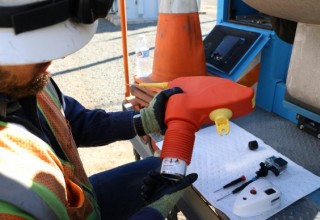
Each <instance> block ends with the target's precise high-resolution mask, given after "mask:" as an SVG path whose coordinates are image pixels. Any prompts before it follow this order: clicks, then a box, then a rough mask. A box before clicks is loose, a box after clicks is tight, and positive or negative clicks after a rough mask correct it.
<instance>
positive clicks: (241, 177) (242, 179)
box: [213, 176, 246, 193]
mask: <svg viewBox="0 0 320 220" xmlns="http://www.w3.org/2000/svg"><path fill="white" fill-rule="evenodd" d="M245 180H246V177H245V176H240V177H239V178H237V179H235V180H233V181H231V182H230V183H228V184H226V185H224V186H223V187H222V188H220V189H217V190H216V191H214V192H213V193H215V192H218V191H220V190H222V189H225V188H228V187H230V186H233V185H236V184H237V183H240V182H242V181H245Z"/></svg>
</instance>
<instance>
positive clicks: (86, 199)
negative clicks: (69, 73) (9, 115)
mask: <svg viewBox="0 0 320 220" xmlns="http://www.w3.org/2000/svg"><path fill="white" fill-rule="evenodd" d="M37 102H38V108H39V109H40V111H41V112H42V113H43V115H44V116H45V118H46V120H47V122H48V124H49V126H50V128H51V130H52V132H53V134H54V136H55V138H56V139H57V141H58V143H59V145H60V147H61V149H62V150H63V152H64V153H65V155H66V158H67V160H68V161H64V160H62V159H60V158H58V157H57V155H56V154H55V153H54V151H53V150H52V148H51V147H50V146H48V144H47V143H45V142H44V141H43V140H41V139H40V138H38V137H37V136H35V135H33V134H32V133H30V132H29V131H27V130H26V129H25V128H24V127H23V126H21V125H18V124H14V123H6V122H0V155H1V158H0V201H4V202H7V203H8V204H10V206H11V207H12V205H14V206H15V207H16V211H13V210H12V209H11V210H10V209H9V208H6V206H3V207H2V208H1V207H0V219H5V218H6V217H7V219H9V218H10V219H20V218H21V217H22V218H23V217H25V216H23V214H21V213H28V215H29V216H31V217H32V218H36V219H100V211H99V208H98V205H97V203H96V200H95V196H94V193H93V187H92V185H91V184H90V182H89V180H88V177H87V175H86V173H85V171H84V168H83V165H82V162H81V160H80V156H79V153H78V151H77V146H76V144H75V142H74V139H73V137H72V134H71V129H70V127H69V124H68V122H67V120H66V119H65V117H64V115H63V112H62V108H61V104H60V102H59V99H58V96H57V94H56V92H55V90H54V88H53V85H52V84H50V83H49V84H48V86H47V87H46V88H45V89H44V91H42V92H40V93H39V94H38V95H37ZM13 217H15V218H13Z"/></svg>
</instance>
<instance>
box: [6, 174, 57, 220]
mask: <svg viewBox="0 0 320 220" xmlns="http://www.w3.org/2000/svg"><path fill="white" fill-rule="evenodd" d="M0 200H2V201H6V202H8V203H11V204H12V205H15V206H16V207H19V208H20V209H21V210H24V211H25V212H28V213H29V214H31V215H32V216H33V217H34V218H36V219H48V220H56V219H58V216H56V214H55V213H54V211H53V210H52V209H51V207H49V206H48V204H47V203H45V202H44V201H43V200H42V198H41V197H40V196H39V195H38V194H37V193H35V192H34V191H32V190H30V189H29V187H28V186H24V185H23V184H22V183H19V182H18V181H17V180H13V179H10V178H9V177H6V176H4V175H1V174H0Z"/></svg>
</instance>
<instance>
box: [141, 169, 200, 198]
mask: <svg viewBox="0 0 320 220" xmlns="http://www.w3.org/2000/svg"><path fill="white" fill-rule="evenodd" d="M197 178H198V174H196V173H192V174H189V175H187V176H185V177H183V178H182V179H181V180H178V181H175V180H171V179H168V178H166V177H164V176H162V175H161V174H160V173H159V172H157V171H150V172H149V174H148V176H147V177H146V178H145V179H144V180H143V186H142V188H141V196H142V199H143V200H144V201H145V202H146V204H150V203H152V202H154V201H156V200H158V199H160V198H161V197H162V196H164V195H169V194H172V193H174V192H177V191H179V190H182V189H184V188H187V187H188V186H191V185H192V183H194V182H195V181H196V180H197Z"/></svg>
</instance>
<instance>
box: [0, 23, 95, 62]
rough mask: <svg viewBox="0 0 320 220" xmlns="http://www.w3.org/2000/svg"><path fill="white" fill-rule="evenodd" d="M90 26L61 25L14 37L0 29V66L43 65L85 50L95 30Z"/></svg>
mask: <svg viewBox="0 0 320 220" xmlns="http://www.w3.org/2000/svg"><path fill="white" fill-rule="evenodd" d="M97 26H98V21H96V22H94V23H93V24H80V23H75V22H72V21H71V20H66V21H64V22H61V23H58V24H55V25H52V26H49V27H45V28H41V29H37V30H34V31H29V32H24V33H21V34H18V35H16V34H15V33H14V30H13V29H12V28H0V42H1V43H0V65H22V64H34V63H42V62H47V61H51V60H55V59H59V58H62V57H65V56H67V55H70V54H72V53H74V52H76V51H78V50H79V49H81V48H82V47H84V46H85V45H86V44H87V43H88V42H89V41H90V40H91V38H92V37H93V35H94V34H95V32H96V30H97Z"/></svg>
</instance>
